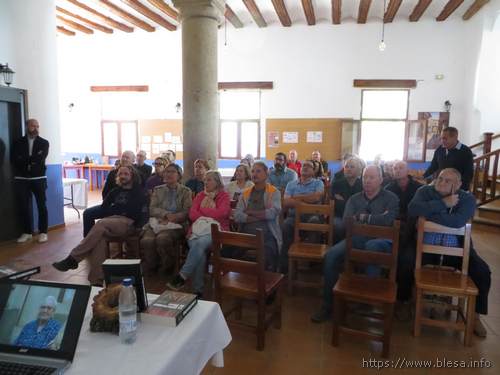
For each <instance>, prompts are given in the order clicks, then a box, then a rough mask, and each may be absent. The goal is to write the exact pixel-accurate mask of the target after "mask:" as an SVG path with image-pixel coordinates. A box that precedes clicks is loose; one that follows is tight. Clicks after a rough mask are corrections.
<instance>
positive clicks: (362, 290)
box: [332, 219, 400, 358]
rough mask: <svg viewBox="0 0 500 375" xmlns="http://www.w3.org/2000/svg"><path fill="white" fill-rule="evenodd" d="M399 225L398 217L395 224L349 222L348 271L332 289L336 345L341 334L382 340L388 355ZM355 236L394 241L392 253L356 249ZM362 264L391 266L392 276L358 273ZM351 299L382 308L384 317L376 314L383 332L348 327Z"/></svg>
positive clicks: (347, 235)
mask: <svg viewBox="0 0 500 375" xmlns="http://www.w3.org/2000/svg"><path fill="white" fill-rule="evenodd" d="M399 226H400V222H399V221H398V220H396V221H395V222H394V225H393V226H392V227H384V226H375V225H366V224H357V223H353V221H352V219H351V220H348V221H347V227H346V245H347V253H346V259H345V267H346V269H345V271H344V273H343V274H341V275H340V278H339V280H338V281H337V283H336V284H335V287H334V288H333V296H334V304H333V306H334V316H333V335H332V345H333V346H337V345H338V340H339V335H340V333H341V332H342V333H347V334H351V335H354V336H357V337H361V338H364V339H369V340H376V341H381V342H382V345H383V347H382V356H383V357H385V358H386V357H387V356H388V355H389V347H390V341H391V333H392V320H393V314H394V304H395V302H396V292H397V284H396V269H397V260H398V247H399ZM353 236H366V237H372V238H378V239H388V240H391V241H392V251H391V253H390V254H389V253H382V252H375V251H369V250H361V249H355V248H353V244H352V237H353ZM359 265H379V266H382V267H384V268H387V269H388V271H389V272H388V273H389V277H388V278H383V277H369V276H366V275H363V274H359V273H355V270H356V269H357V268H358V267H359ZM348 302H357V303H364V304H369V305H373V306H378V307H380V308H382V312H383V314H382V316H379V315H376V316H373V317H374V318H376V319H378V320H382V321H383V332H382V334H375V333H372V332H366V331H361V330H357V329H354V328H350V327H347V326H345V325H343V324H344V320H345V315H346V304H347V303H348Z"/></svg>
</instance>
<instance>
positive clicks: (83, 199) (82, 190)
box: [63, 178, 88, 209]
mask: <svg viewBox="0 0 500 375" xmlns="http://www.w3.org/2000/svg"><path fill="white" fill-rule="evenodd" d="M71 186H73V205H74V206H75V207H76V208H80V209H85V208H87V204H88V203H87V202H88V192H87V180H85V179H83V178H63V187H64V197H65V198H67V199H65V201H64V203H69V200H68V199H70V198H71Z"/></svg>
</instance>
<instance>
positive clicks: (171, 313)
mask: <svg viewBox="0 0 500 375" xmlns="http://www.w3.org/2000/svg"><path fill="white" fill-rule="evenodd" d="M197 302H198V299H197V297H196V295H195V294H189V293H181V292H174V291H171V290H167V291H165V292H163V293H162V294H161V295H160V296H159V297H158V298H157V299H156V300H154V301H153V302H152V303H151V304H150V305H149V307H148V309H147V310H146V313H145V314H142V319H143V320H146V321H152V322H155V323H158V324H163V325H165V326H168V327H175V326H177V325H178V324H179V323H180V322H181V321H182V320H183V319H184V317H185V316H186V315H187V314H188V313H189V312H190V311H191V310H192V309H193V307H194V306H196V303H197Z"/></svg>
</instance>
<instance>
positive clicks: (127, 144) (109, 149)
mask: <svg viewBox="0 0 500 375" xmlns="http://www.w3.org/2000/svg"><path fill="white" fill-rule="evenodd" d="M101 134H102V154H103V155H105V156H111V157H120V155H121V154H122V153H123V151H127V150H129V151H132V152H133V153H134V154H135V152H136V151H137V147H138V126H137V121H108V120H103V121H101Z"/></svg>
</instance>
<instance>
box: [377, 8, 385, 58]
mask: <svg viewBox="0 0 500 375" xmlns="http://www.w3.org/2000/svg"><path fill="white" fill-rule="evenodd" d="M386 3H387V0H384V13H383V14H382V38H381V40H380V43H379V44H378V50H379V51H380V52H384V51H385V47H386V44H385V41H384V37H385V20H384V19H385V5H386Z"/></svg>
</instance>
